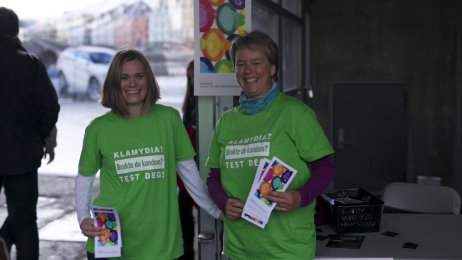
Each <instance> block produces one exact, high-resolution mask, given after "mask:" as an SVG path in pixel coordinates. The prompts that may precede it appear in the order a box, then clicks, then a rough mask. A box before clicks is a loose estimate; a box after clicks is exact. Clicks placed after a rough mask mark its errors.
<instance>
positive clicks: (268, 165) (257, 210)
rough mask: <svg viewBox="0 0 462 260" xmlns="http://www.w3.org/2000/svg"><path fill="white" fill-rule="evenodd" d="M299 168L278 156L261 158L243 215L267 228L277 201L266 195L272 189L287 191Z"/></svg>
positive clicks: (246, 218)
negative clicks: (293, 166) (296, 168)
mask: <svg viewBox="0 0 462 260" xmlns="http://www.w3.org/2000/svg"><path fill="white" fill-rule="evenodd" d="M296 173H297V170H295V169H294V168H292V167H290V166H289V165H287V164H286V163H284V162H283V161H281V160H280V159H278V158H277V157H273V159H272V160H271V161H270V160H268V159H261V160H260V164H259V165H258V168H257V171H256V173H255V177H254V180H253V184H252V187H251V188H250V192H249V195H248V196H247V200H246V202H245V205H244V210H243V212H242V214H241V217H242V218H244V219H245V220H247V221H249V222H250V223H252V224H255V225H257V226H259V227H260V228H265V225H266V224H267V223H268V220H269V217H270V215H271V212H272V211H273V209H274V207H275V206H276V203H274V202H273V201H270V200H268V199H267V198H266V197H265V195H266V194H268V193H269V192H270V191H285V190H286V189H287V187H288V186H289V184H290V182H291V181H292V179H293V178H294V176H295V174H296Z"/></svg>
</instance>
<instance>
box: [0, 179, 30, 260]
mask: <svg viewBox="0 0 462 260" xmlns="http://www.w3.org/2000/svg"><path fill="white" fill-rule="evenodd" d="M2 187H3V189H4V192H5V197H6V203H7V208H8V216H7V217H6V219H5V221H4V222H3V225H2V227H1V229H0V236H1V237H2V238H3V239H4V240H5V242H6V244H7V245H6V246H7V248H8V250H10V251H11V246H12V245H13V244H14V245H15V246H16V252H17V260H35V259H38V258H39V238H38V230H37V200H38V174H37V170H35V171H33V172H29V173H26V174H21V175H8V176H0V190H1V188H2Z"/></svg>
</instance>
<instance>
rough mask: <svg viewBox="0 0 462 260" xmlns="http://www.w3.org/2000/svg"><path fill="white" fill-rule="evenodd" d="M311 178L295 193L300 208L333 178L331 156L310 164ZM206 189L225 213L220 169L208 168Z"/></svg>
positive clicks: (333, 171)
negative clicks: (297, 193)
mask: <svg viewBox="0 0 462 260" xmlns="http://www.w3.org/2000/svg"><path fill="white" fill-rule="evenodd" d="M310 169H311V178H310V179H309V180H308V181H307V182H306V183H305V184H304V185H303V186H302V187H301V188H299V189H297V191H298V192H299V193H300V199H301V202H300V207H305V206H307V205H309V204H311V203H312V202H313V200H314V199H316V197H317V196H318V195H320V194H321V193H322V192H324V191H325V190H326V188H327V186H328V185H329V184H330V183H331V182H332V180H333V179H334V177H335V164H334V159H333V157H332V155H327V156H324V157H322V158H320V159H318V160H316V161H314V162H312V163H311V164H310ZM207 188H208V191H209V194H210V196H211V197H212V200H213V201H214V202H215V204H217V206H218V208H220V209H221V211H222V212H225V205H226V201H228V199H229V196H228V195H227V194H226V192H225V191H224V190H223V187H222V186H221V178H220V169H219V168H210V171H209V176H208V178H207Z"/></svg>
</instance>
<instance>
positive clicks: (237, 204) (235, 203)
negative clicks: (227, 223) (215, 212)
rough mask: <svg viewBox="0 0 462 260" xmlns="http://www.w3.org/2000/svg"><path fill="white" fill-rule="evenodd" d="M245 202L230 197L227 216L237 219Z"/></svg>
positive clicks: (226, 207)
mask: <svg viewBox="0 0 462 260" xmlns="http://www.w3.org/2000/svg"><path fill="white" fill-rule="evenodd" d="M243 208H244V203H243V202H242V201H240V200H239V199H233V198H230V199H228V200H227V201H226V205H225V216H226V217H228V218H230V219H237V218H240V217H241V214H242V210H243Z"/></svg>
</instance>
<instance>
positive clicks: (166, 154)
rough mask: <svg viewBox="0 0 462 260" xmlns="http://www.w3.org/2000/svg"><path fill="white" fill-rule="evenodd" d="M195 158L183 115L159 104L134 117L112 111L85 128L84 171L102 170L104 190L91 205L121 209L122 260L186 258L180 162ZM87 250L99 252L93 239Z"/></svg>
mask: <svg viewBox="0 0 462 260" xmlns="http://www.w3.org/2000/svg"><path fill="white" fill-rule="evenodd" d="M194 155H195V152H194V149H193V147H192V145H191V142H190V140H189V137H188V135H187V133H186V130H185V128H184V126H183V123H182V121H181V118H180V115H179V113H178V111H176V110H175V109H173V108H171V107H167V106H163V105H159V104H157V105H154V106H153V107H152V108H151V109H150V110H149V111H147V112H146V113H144V114H143V115H141V116H140V117H137V118H134V119H123V118H121V117H119V116H117V115H116V114H114V113H113V112H108V113H106V114H104V115H103V116H100V117H98V118H96V119H94V120H93V121H92V122H91V123H90V125H89V126H88V127H87V128H86V130H85V137H84V141H83V148H82V153H81V155H80V162H79V173H80V174H81V175H84V176H89V175H94V174H96V173H97V172H98V171H100V192H99V193H98V195H97V196H96V198H95V199H94V200H93V202H92V203H93V204H94V205H98V206H106V207H115V208H116V209H117V211H118V213H119V217H120V225H121V231H122V232H121V233H122V257H121V258H120V259H137V260H141V259H162V260H165V259H173V258H177V257H179V256H181V255H182V254H183V246H182V245H183V242H182V237H181V226H180V221H179V211H178V200H177V190H176V167H175V163H176V161H179V160H186V159H192V158H193V157H194ZM86 249H87V250H88V251H89V252H92V253H93V252H94V239H93V238H89V239H88V241H87V245H86Z"/></svg>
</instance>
